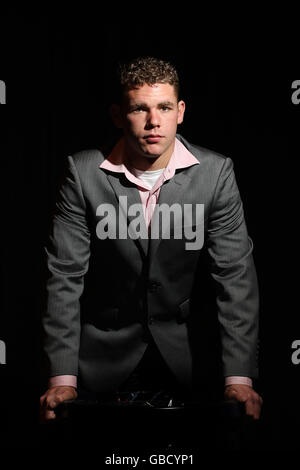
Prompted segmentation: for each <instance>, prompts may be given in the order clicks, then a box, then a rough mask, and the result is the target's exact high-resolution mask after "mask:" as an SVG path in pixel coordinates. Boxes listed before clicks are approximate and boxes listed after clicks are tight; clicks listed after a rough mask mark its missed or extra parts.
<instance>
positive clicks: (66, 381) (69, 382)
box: [48, 375, 77, 388]
mask: <svg viewBox="0 0 300 470" xmlns="http://www.w3.org/2000/svg"><path fill="white" fill-rule="evenodd" d="M59 386H65V387H74V388H77V376H76V375H56V376H55V377H50V379H49V381H48V387H49V388H51V387H59Z"/></svg>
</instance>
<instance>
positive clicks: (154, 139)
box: [144, 134, 163, 144]
mask: <svg viewBox="0 0 300 470" xmlns="http://www.w3.org/2000/svg"><path fill="white" fill-rule="evenodd" d="M144 139H145V140H146V142H148V143H150V144H155V143H157V142H160V140H161V139H163V136H162V135H158V134H155V135H153V134H149V135H145V136H144Z"/></svg>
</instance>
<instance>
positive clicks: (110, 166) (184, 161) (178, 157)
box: [49, 139, 252, 388]
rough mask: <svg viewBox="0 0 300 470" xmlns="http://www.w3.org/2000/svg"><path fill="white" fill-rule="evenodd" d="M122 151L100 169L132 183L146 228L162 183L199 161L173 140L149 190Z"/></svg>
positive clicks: (69, 379) (119, 147) (70, 378)
mask: <svg viewBox="0 0 300 470" xmlns="http://www.w3.org/2000/svg"><path fill="white" fill-rule="evenodd" d="M123 149H124V140H123V139H121V140H119V142H118V143H117V144H116V145H115V147H114V148H113V150H112V152H111V154H110V155H109V156H108V157H107V159H105V160H104V161H103V163H101V165H100V168H103V169H106V170H109V171H114V172H116V173H125V176H126V178H127V179H128V180H129V181H131V182H132V183H134V184H135V185H136V186H137V187H138V189H139V193H140V196H141V201H142V205H143V210H144V216H145V221H146V225H147V227H148V225H149V223H150V220H151V217H152V215H153V212H154V209H155V205H156V204H157V201H158V197H159V193H160V188H161V186H162V185H163V183H164V182H165V181H167V180H169V179H171V178H172V177H173V176H174V174H175V171H176V170H177V169H179V168H187V167H189V166H192V165H199V164H200V163H199V161H198V160H197V159H196V157H194V155H192V154H191V153H190V152H189V151H188V150H187V148H186V147H185V146H184V145H183V144H182V143H181V142H180V141H179V140H178V139H175V145H174V151H173V153H172V155H171V157H170V160H169V162H168V164H167V166H166V168H165V170H164V172H163V173H162V174H161V176H159V178H158V179H157V181H156V183H155V184H154V186H153V188H149V187H148V185H147V184H146V183H144V181H142V180H141V179H139V178H138V177H136V176H135V175H134V173H133V172H134V169H131V170H130V169H129V168H128V167H127V166H126V165H125V164H124V163H123V162H124V158H123ZM232 384H244V385H249V386H250V387H252V380H251V379H250V378H249V377H240V376H230V377H226V378H225V385H232ZM60 385H61V386H63V385H64V386H71V387H75V388H76V387H77V377H76V376H74V375H59V376H55V377H50V379H49V387H55V386H60Z"/></svg>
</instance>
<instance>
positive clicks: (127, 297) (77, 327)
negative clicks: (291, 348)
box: [40, 57, 262, 419]
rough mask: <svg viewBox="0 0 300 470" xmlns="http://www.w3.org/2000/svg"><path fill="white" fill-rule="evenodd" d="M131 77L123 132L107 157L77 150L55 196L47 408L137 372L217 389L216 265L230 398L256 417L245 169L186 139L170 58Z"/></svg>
mask: <svg viewBox="0 0 300 470" xmlns="http://www.w3.org/2000/svg"><path fill="white" fill-rule="evenodd" d="M119 82H120V83H119V84H120V91H121V92H120V99H119V100H116V104H114V105H112V107H111V113H112V117H113V120H114V122H115V124H116V126H117V127H119V128H120V129H122V130H123V137H122V138H121V139H120V140H119V141H118V142H117V143H116V145H115V146H114V147H113V148H112V149H111V150H110V151H109V152H107V153H104V152H100V151H99V150H87V151H82V152H79V153H77V154H75V155H73V156H70V157H69V159H68V164H69V165H68V169H67V172H66V176H65V179H64V182H63V184H62V186H61V188H60V193H59V198H58V201H57V204H56V211H55V215H54V219H53V229H52V233H51V236H50V239H49V243H48V245H47V249H46V253H47V266H48V272H49V276H48V280H47V293H48V295H47V308H46V310H45V313H44V316H43V328H44V332H45V340H44V350H45V354H46V357H47V360H48V364H49V388H48V389H47V391H46V392H45V393H44V395H43V396H42V397H41V400H40V401H41V411H42V415H43V417H44V418H45V419H53V418H55V412H54V409H55V408H56V406H57V405H58V404H59V403H61V402H62V401H64V400H68V399H72V398H76V397H77V390H78V388H79V389H83V390H86V391H89V392H94V393H101V392H116V391H118V390H125V389H130V387H132V385H133V384H134V380H136V379H137V380H138V384H139V386H142V387H144V388H147V387H148V386H149V387H151V384H152V385H153V386H154V387H157V386H163V387H164V386H166V387H169V388H173V387H174V389H176V388H178V390H186V391H193V390H194V389H196V388H197V385H196V383H197V380H196V379H195V377H198V379H199V377H200V379H199V380H198V383H201V384H202V386H204V387H205V386H206V380H207V377H210V375H209V374H208V375H207V376H206V375H205V370H206V368H207V364H209V357H208V356H209V348H208V350H206V351H204V350H203V344H206V342H205V336H206V334H207V335H208V333H207V332H206V331H205V325H206V320H207V318H209V316H210V315H211V316H212V315H213V314H212V312H209V311H206V310H205V307H204V306H203V303H202V302H201V299H202V298H203V297H204V296H205V293H206V288H205V284H203V283H202V279H203V276H202V273H203V272H205V271H206V272H208V273H209V276H210V278H211V279H212V280H213V283H214V286H215V301H216V306H217V326H218V329H219V334H220V345H221V348H220V363H221V370H222V375H223V378H224V386H225V392H224V393H225V398H227V399H236V400H238V401H240V402H243V403H245V410H246V413H247V414H248V415H250V416H252V417H253V418H254V419H257V418H258V417H259V415H260V409H261V404H262V399H261V397H260V396H259V395H258V394H257V393H256V392H255V390H254V389H253V386H252V385H253V384H252V379H255V378H256V377H257V374H258V371H257V341H258V286H257V278H256V272H255V267H254V263H253V258H252V247H253V245H252V241H251V239H250V238H249V237H248V234H247V229H246V224H245V220H244V214H243V206H242V202H241V199H240V195H239V191H238V188H237V185H236V181H235V176H234V171H233V163H232V161H231V159H230V158H226V157H224V156H222V155H219V154H217V153H215V152H211V151H209V150H206V149H203V148H201V147H198V146H195V145H192V144H190V143H188V142H187V141H186V140H185V139H184V138H183V137H181V136H180V135H178V134H176V132H177V126H178V124H180V123H181V122H182V121H183V117H184V111H185V103H184V102H183V101H182V100H179V82H178V75H177V72H176V70H175V69H174V67H173V66H172V65H171V64H170V63H168V62H166V61H162V60H159V59H155V58H151V57H146V58H139V59H136V60H133V61H131V62H130V63H128V64H126V65H124V66H123V67H122V69H121V71H120V77H119ZM202 320H203V322H202ZM210 347H211V349H212V350H213V349H215V345H213V346H212V345H210ZM201 348H202V349H201ZM199 351H201V353H200V354H199ZM204 354H206V357H205V356H204ZM210 372H211V371H210ZM132 379H134V380H133V381H132Z"/></svg>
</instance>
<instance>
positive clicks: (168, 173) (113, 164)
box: [99, 138, 199, 189]
mask: <svg viewBox="0 0 300 470" xmlns="http://www.w3.org/2000/svg"><path fill="white" fill-rule="evenodd" d="M192 165H199V161H198V160H197V158H196V157H194V155H193V154H192V153H191V152H190V151H189V150H188V149H187V148H186V147H185V146H184V145H183V144H182V143H181V142H180V140H178V139H177V138H175V146H174V151H173V153H172V155H171V158H170V160H169V162H168V164H167V166H166V168H165V171H164V173H163V176H164V180H168V179H170V178H172V177H173V176H174V174H175V172H176V170H177V169H179V168H188V167H190V166H192ZM99 168H102V169H105V170H109V171H113V172H115V173H124V174H125V176H126V178H127V179H128V180H129V181H131V182H132V183H134V184H136V185H138V186H141V187H144V186H143V182H142V181H141V180H139V179H138V178H137V177H136V176H135V175H134V174H133V173H131V171H130V170H129V169H128V168H127V166H126V165H125V163H124V138H122V139H120V140H119V141H118V142H117V144H116V145H115V146H114V148H113V149H112V151H111V153H110V154H109V156H108V157H107V158H106V159H105V160H104V161H103V162H102V163H101V165H100V166H99ZM145 189H148V188H146V187H145Z"/></svg>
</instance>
